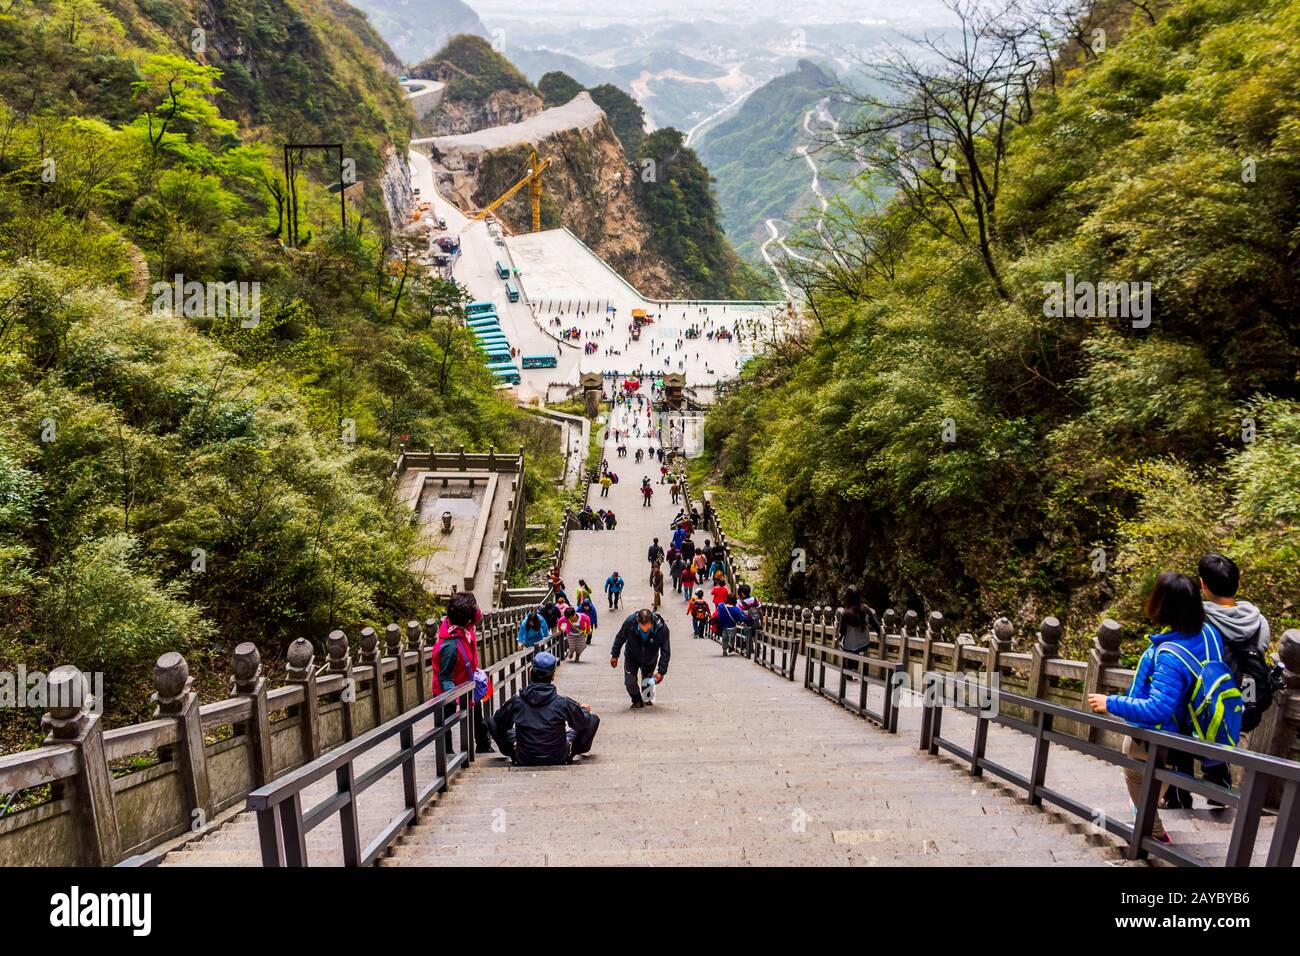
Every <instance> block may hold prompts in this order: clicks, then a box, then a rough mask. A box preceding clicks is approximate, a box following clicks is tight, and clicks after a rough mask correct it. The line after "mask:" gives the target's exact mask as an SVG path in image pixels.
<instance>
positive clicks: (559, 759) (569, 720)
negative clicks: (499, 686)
mask: <svg viewBox="0 0 1300 956" xmlns="http://www.w3.org/2000/svg"><path fill="white" fill-rule="evenodd" d="M558 664H559V661H558V660H556V657H555V655H554V654H552V653H551V652H550V651H542V652H541V653H540V654H538V655H537V656H536V657H535V658H533V666H532V668H531V670H530V673H529V676H530V677H531V679H532V683H530V684H529V685H528V686H527V687H525V688H524V689H523V690H522V691H521V692H520V693H518V694H516V695H515V696H514V697H511V698H510V699H509V700H508V701H506V702H505V705H504V706H503V707H502V708H501V709H500V710H498V711H497V712H496V713H494V714H493V715H492V716H491V717H490V718H488V722H487V724H488V731H489V732H490V733H491V734H492V739H493V740H495V741H496V744H497V746H498V747H500V748H501V752H502V753H503V754H505V755H506V756H507V757H509V758H510V759H511V760H512V761H514V763H515V764H516V765H517V766H520V767H543V766H552V765H555V764H562V763H568V762H570V761H571V760H572V759H573V758H574V757H576V756H578V755H579V754H585V753H587V752H588V751H589V750H591V745H592V742H593V741H595V739H596V730H597V729H598V728H599V727H600V718H599V717H597V716H596V715H595V714H593V713H592V712H591V708H590V707H587V706H586V705H585V704H579V703H578V702H577V701H575V700H572V699H570V698H568V697H561V696H560V695H559V693H557V692H556V690H555V684H554V683H553V680H554V678H555V668H556V667H557V666H558Z"/></svg>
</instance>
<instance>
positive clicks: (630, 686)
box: [609, 608, 671, 710]
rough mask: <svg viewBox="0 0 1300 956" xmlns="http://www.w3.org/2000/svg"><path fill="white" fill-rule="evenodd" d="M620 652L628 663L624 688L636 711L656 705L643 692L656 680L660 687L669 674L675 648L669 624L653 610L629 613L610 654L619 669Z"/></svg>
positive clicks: (625, 663)
mask: <svg viewBox="0 0 1300 956" xmlns="http://www.w3.org/2000/svg"><path fill="white" fill-rule="evenodd" d="M620 653H622V654H623V662H624V663H623V687H624V688H625V689H626V690H627V694H628V697H630V698H631V700H632V708H633V709H634V710H639V709H640V708H642V707H644V706H646V704H647V703H653V701H647V700H646V697H647V696H649V694H648V693H646V692H643V691H642V684H643V683H647V682H650V681H653V683H654V684H655V685H658V684H660V683H662V682H663V679H664V676H665V675H666V674H667V673H668V659H669V657H670V656H671V648H670V647H669V634H668V624H667V622H666V621H664V619H663V618H662V617H661V616H660V615H658V614H656V613H655V612H654V611H652V610H650V609H649V608H642V609H641V610H639V611H636V612H634V613H632V614H629V615H628V616H627V619H626V620H624V621H623V626H622V627H620V628H619V629H618V634H617V635H616V636H615V637H614V646H613V648H611V650H610V652H609V666H610V667H618V657H619V654H620Z"/></svg>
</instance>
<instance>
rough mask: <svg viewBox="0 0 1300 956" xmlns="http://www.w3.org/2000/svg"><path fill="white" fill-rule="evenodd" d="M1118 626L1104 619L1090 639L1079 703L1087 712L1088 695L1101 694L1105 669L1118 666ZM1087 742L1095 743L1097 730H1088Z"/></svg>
mask: <svg viewBox="0 0 1300 956" xmlns="http://www.w3.org/2000/svg"><path fill="white" fill-rule="evenodd" d="M1119 645H1120V626H1119V622H1118V621H1112V620H1111V619H1110V618H1106V619H1105V620H1104V621H1102V622H1101V624H1099V625H1097V636H1096V637H1094V638H1093V639H1092V648H1091V649H1090V650H1089V651H1088V670H1087V673H1086V674H1085V675H1084V678H1083V699H1082V700H1080V701H1079V707H1080V709H1083V710H1087V708H1088V695H1089V694H1102V693H1105V690H1104V689H1103V687H1102V681H1101V679H1102V677H1104V676H1105V674H1106V668H1108V667H1114V666H1116V665H1117V664H1119ZM1087 739H1088V741H1089V742H1090V743H1096V742H1097V728H1096V727H1089V728H1088V737H1087Z"/></svg>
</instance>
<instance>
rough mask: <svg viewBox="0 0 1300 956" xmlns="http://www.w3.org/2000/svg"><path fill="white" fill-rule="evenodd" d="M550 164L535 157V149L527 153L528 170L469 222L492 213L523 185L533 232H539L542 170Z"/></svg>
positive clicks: (540, 226)
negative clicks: (530, 208) (531, 212)
mask: <svg viewBox="0 0 1300 956" xmlns="http://www.w3.org/2000/svg"><path fill="white" fill-rule="evenodd" d="M549 165H551V161H550V160H549V159H543V160H541V161H540V162H539V161H538V159H537V150H533V151H532V152H531V153H530V154H529V167H530V169H529V172H528V174H527V175H526V176H524V178H523V179H521V180H519V182H517V183H515V184H514V185H513V186H511V187H510V188H509V189H507V190H506V191H505V192H503V193H502V194H501V195H500V196H498V197H497V198H496V199H494V200H492V202H490V203H488V205H487V206H486V207H484V208H483V209H481V210H479V212H478V214H477V215H475V216H473V217H472V218H471V219H470V222H478V221H479V220H481V219H486V218H487V217H488V216H490V215H492V210H494V209H496V208H497V207H498V206H500V205H501V204H502V203H503V202H505V201H506V200H507V199H509V198H510V197H511V196H513V195H514V194H515V193H517V192H519V190H521V189H523V188H524V186H527V187H528V199H529V202H530V204H531V206H532V210H533V232H540V231H541V228H542V170H543V169H545V168H546V167H547V166H549Z"/></svg>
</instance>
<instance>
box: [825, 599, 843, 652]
mask: <svg viewBox="0 0 1300 956" xmlns="http://www.w3.org/2000/svg"><path fill="white" fill-rule="evenodd" d="M839 613H840V609H839V608H836V607H831V606H830V605H829V604H828V605H826V606H825V607H823V608H822V613H821V629H822V643H823V644H827V645H829V646H831V647H834V646H835V641H836V638H838V637H839V633H840V632H839V628H838V627H837V626H836V625H837V624H838V621H837V620H836V618H837V617H838V616H839Z"/></svg>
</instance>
